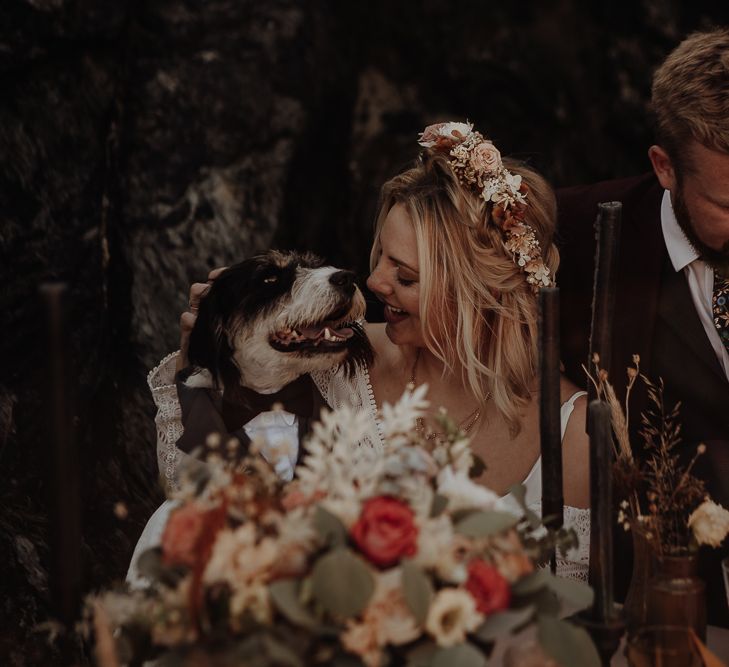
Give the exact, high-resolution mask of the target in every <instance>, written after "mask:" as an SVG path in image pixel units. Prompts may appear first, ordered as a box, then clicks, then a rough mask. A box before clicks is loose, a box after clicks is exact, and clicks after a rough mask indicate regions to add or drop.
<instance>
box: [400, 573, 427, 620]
mask: <svg viewBox="0 0 729 667" xmlns="http://www.w3.org/2000/svg"><path fill="white" fill-rule="evenodd" d="M402 588H403V593H404V595H405V602H406V603H407V605H408V609H410V611H411V612H412V613H413V616H415V620H416V621H417V622H418V625H423V624H424V623H425V619H426V617H427V616H428V609H429V608H430V602H431V600H432V599H433V586H432V584H431V583H430V579H428V577H427V576H426V575H425V573H424V572H423V571H422V570H421V569H420V568H419V567H418V566H417V565H415V564H414V563H413V562H412V561H408V560H406V561H404V562H403V564H402Z"/></svg>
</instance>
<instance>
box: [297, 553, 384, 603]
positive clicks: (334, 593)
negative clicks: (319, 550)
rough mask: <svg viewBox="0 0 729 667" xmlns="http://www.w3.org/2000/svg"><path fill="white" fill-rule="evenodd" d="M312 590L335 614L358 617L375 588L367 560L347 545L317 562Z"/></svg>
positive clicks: (313, 574) (318, 599) (320, 601)
mask: <svg viewBox="0 0 729 667" xmlns="http://www.w3.org/2000/svg"><path fill="white" fill-rule="evenodd" d="M311 583H312V593H313V595H314V598H315V599H316V600H317V601H318V602H319V603H320V604H321V605H322V607H323V608H324V609H325V610H326V611H327V612H329V613H330V614H332V615H333V616H343V617H347V616H356V615H357V614H359V613H360V612H361V611H362V610H363V609H364V608H365V606H366V605H367V603H368V602H369V600H370V598H371V597H372V593H373V592H374V590H375V580H374V577H373V576H372V573H371V572H370V568H369V567H368V565H367V563H366V562H365V561H364V560H363V559H362V558H360V557H359V556H357V555H356V554H354V553H353V552H352V551H350V550H349V549H346V548H338V549H334V550H333V551H330V552H329V553H327V554H325V555H324V556H322V557H321V558H319V560H318V561H317V562H316V564H315V565H314V570H313V572H312V575H311Z"/></svg>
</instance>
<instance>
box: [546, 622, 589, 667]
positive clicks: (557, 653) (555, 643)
mask: <svg viewBox="0 0 729 667" xmlns="http://www.w3.org/2000/svg"><path fill="white" fill-rule="evenodd" d="M537 638H538V639H539V643H540V644H541V645H542V648H543V649H544V652H545V653H546V654H547V655H549V656H550V657H551V658H554V660H556V661H557V662H558V663H559V665H560V666H561V667H600V666H601V661H600V656H599V654H598V652H597V649H596V648H595V645H594V644H593V643H592V640H591V639H590V635H588V634H587V632H586V631H585V630H584V629H583V628H578V627H577V626H575V625H572V624H571V623H568V622H567V621H563V620H561V619H559V618H556V617H553V616H544V615H539V616H538V618H537Z"/></svg>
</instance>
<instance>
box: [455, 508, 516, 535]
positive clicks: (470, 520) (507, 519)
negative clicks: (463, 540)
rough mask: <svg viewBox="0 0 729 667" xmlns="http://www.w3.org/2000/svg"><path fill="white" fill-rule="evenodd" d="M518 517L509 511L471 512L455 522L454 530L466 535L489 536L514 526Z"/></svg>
mask: <svg viewBox="0 0 729 667" xmlns="http://www.w3.org/2000/svg"><path fill="white" fill-rule="evenodd" d="M518 522H519V519H518V518H517V517H515V516H514V515H513V514H510V513H509V512H497V511H489V512H472V513H471V514H469V515H468V516H466V517H464V518H463V519H461V520H460V521H459V522H458V523H457V524H456V531H457V532H459V533H461V535H465V536H466V537H471V538H478V537H489V536H491V535H496V534H498V533H503V532H504V531H506V530H509V529H510V528H513V527H514V526H516V524H517V523H518Z"/></svg>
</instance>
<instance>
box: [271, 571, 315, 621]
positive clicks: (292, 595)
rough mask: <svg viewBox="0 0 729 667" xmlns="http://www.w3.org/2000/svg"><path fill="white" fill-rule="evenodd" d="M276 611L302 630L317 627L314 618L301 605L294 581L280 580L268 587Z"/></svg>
mask: <svg viewBox="0 0 729 667" xmlns="http://www.w3.org/2000/svg"><path fill="white" fill-rule="evenodd" d="M268 590H269V592H270V593H271V600H273V604H274V606H275V607H276V609H277V610H278V611H279V612H280V613H281V614H282V615H283V616H284V617H285V618H286V619H287V620H288V621H290V622H291V623H293V624H294V625H298V626H301V627H303V628H308V629H313V628H315V627H316V626H317V620H316V618H315V617H314V616H313V615H312V614H311V612H310V611H309V610H308V609H307V608H306V607H305V606H304V605H303V604H302V603H301V596H300V587H299V582H298V581H297V580H296V579H280V580H279V581H274V582H273V583H272V584H270V585H269V587H268Z"/></svg>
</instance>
